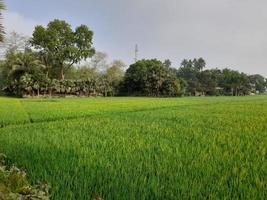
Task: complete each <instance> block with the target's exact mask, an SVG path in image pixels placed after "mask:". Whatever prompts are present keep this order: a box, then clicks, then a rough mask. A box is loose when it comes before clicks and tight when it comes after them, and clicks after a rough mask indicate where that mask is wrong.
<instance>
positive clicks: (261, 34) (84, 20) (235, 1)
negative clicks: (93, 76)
mask: <svg viewBox="0 0 267 200" xmlns="http://www.w3.org/2000/svg"><path fill="white" fill-rule="evenodd" d="M5 4H6V7H7V10H6V11H5V13H4V19H3V21H4V25H5V28H6V31H7V32H10V31H16V32H18V33H21V34H24V35H27V36H31V34H32V31H33V29H34V27H35V26H36V25H39V24H40V25H44V26H45V25H46V24H47V23H48V22H49V21H50V20H53V19H62V20H66V21H67V22H69V23H70V24H71V25H72V27H73V28H75V27H76V26H78V25H80V24H85V25H87V26H89V27H90V29H91V30H93V31H94V39H93V42H94V47H95V48H96V50H98V51H103V52H106V53H107V54H108V55H109V58H110V59H121V60H123V61H124V62H125V63H127V64H131V63H133V61H134V49H135V45H136V44H138V47H139V53H138V59H142V58H147V59H150V58H158V59H160V60H165V59H170V60H171V61H172V66H173V67H179V65H180V63H181V61H182V60H183V59H191V58H198V57H203V58H204V59H205V60H206V62H207V67H208V68H216V67H217V68H226V67H227V68H231V69H234V70H239V71H242V72H245V73H249V74H262V75H264V76H266V77H267V23H266V22H267V12H266V8H267V1H266V0H257V1H255V0H201V1H199V0H198V1H197V0H75V1H73V0H24V1H22V0H5Z"/></svg>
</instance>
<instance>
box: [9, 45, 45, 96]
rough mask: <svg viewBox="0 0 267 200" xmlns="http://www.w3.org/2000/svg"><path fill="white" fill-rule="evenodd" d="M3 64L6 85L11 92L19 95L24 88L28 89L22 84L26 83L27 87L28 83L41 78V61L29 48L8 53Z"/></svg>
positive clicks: (38, 80)
mask: <svg viewBox="0 0 267 200" xmlns="http://www.w3.org/2000/svg"><path fill="white" fill-rule="evenodd" d="M4 66H5V76H6V77H7V81H6V87H7V88H8V90H9V91H10V92H11V93H13V94H16V95H21V94H22V91H24V89H25V91H29V90H28V89H26V88H24V89H23V86H25V85H27V88H29V83H36V82H40V81H42V80H43V76H44V75H43V71H42V63H41V61H40V60H39V59H38V56H37V55H36V53H34V52H32V50H30V49H26V50H25V52H19V53H15V54H14V53H10V54H8V55H7V58H6V61H5V64H4ZM31 88H33V85H31Z"/></svg>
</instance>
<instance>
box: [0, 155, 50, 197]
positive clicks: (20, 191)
mask: <svg viewBox="0 0 267 200" xmlns="http://www.w3.org/2000/svg"><path fill="white" fill-rule="evenodd" d="M5 158H6V157H5V155H3V154H0V200H17V199H25V200H26V199H27V200H36V199H39V200H48V199H49V195H48V185H47V184H40V185H36V186H31V185H30V184H29V182H28V180H27V177H26V173H25V172H24V171H23V170H20V169H18V168H17V167H15V166H13V167H11V168H8V167H6V166H5Z"/></svg>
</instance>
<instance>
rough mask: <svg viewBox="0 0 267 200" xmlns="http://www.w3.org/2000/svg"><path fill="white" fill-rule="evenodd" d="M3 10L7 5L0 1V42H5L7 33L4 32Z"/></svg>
mask: <svg viewBox="0 0 267 200" xmlns="http://www.w3.org/2000/svg"><path fill="white" fill-rule="evenodd" d="M3 10H5V4H4V2H3V0H0V20H1V21H0V42H3V41H4V35H5V31H4V26H3V23H2V19H3Z"/></svg>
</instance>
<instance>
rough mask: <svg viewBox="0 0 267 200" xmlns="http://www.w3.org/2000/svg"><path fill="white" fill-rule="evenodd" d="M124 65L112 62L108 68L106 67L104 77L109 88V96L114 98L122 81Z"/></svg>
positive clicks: (117, 61)
mask: <svg viewBox="0 0 267 200" xmlns="http://www.w3.org/2000/svg"><path fill="white" fill-rule="evenodd" d="M125 66H126V65H125V64H124V63H123V62H122V61H120V60H114V61H113V62H112V63H111V65H110V67H108V68H107V69H106V71H105V73H104V77H105V79H106V81H107V84H108V85H109V86H110V87H109V95H110V96H114V95H116V94H118V92H119V87H120V84H121V82H122V80H123V75H124V71H123V69H124V67H125Z"/></svg>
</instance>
